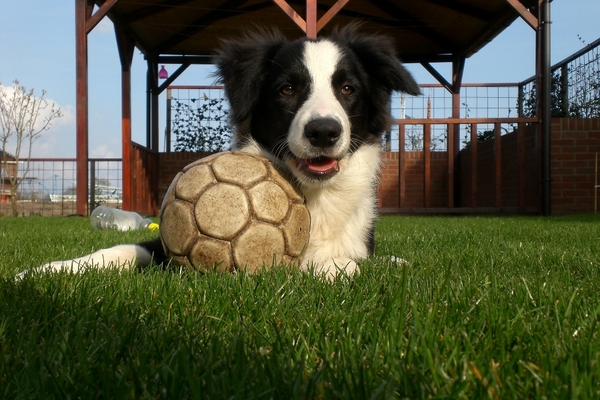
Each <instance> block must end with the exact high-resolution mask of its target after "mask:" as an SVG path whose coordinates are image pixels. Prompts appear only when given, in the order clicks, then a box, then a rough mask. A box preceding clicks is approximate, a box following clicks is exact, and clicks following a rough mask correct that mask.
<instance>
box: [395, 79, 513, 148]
mask: <svg viewBox="0 0 600 400" xmlns="http://www.w3.org/2000/svg"><path fill="white" fill-rule="evenodd" d="M421 91H422V95H420V96H409V95H404V94H396V95H394V96H392V116H393V117H394V118H395V119H402V120H407V121H406V123H407V124H408V127H407V129H406V134H405V143H404V148H405V150H406V151H422V150H423V125H422V124H418V125H411V124H410V120H411V119H443V118H451V117H452V94H451V93H450V92H449V91H448V90H446V89H445V88H444V87H443V86H442V85H440V84H427V85H421ZM460 98H461V104H460V118H511V117H517V116H518V109H517V105H518V104H519V84H518V83H490V84H464V85H463V86H462V89H461V97H460ZM513 128H514V127H512V126H511V125H510V124H503V132H504V133H507V132H512V130H513ZM446 129H447V128H446V126H444V125H433V126H432V127H431V147H430V150H431V151H446V150H447V148H448V143H447V138H448V132H447V131H446ZM470 129H471V127H470V126H469V125H464V126H461V127H460V132H459V135H460V138H461V143H462V145H463V146H464V145H466V143H467V142H468V141H469V140H470V136H471V133H470ZM493 129H494V126H493V124H480V125H478V134H479V135H480V136H481V137H482V138H484V137H487V136H490V133H489V132H491V131H493ZM399 146H400V144H399V129H398V125H395V126H393V127H392V130H391V131H390V132H388V133H387V134H386V136H385V143H384V147H385V149H386V150H388V151H398V149H399Z"/></svg>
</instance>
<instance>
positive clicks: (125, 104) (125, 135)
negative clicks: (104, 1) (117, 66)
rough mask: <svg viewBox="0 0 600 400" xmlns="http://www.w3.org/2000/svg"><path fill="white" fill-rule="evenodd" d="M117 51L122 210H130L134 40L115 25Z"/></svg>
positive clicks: (131, 194)
mask: <svg viewBox="0 0 600 400" xmlns="http://www.w3.org/2000/svg"><path fill="white" fill-rule="evenodd" d="M115 35H116V38H117V49H118V51H119V58H120V60H121V154H122V165H123V167H122V174H123V176H122V178H123V179H122V182H123V191H122V193H123V204H122V207H123V210H132V196H133V195H135V194H134V193H132V188H133V185H132V175H131V167H132V164H131V64H132V62H133V52H134V49H135V42H134V40H133V39H132V38H131V37H130V36H129V35H128V34H127V33H126V32H125V31H124V30H123V29H121V28H120V27H117V26H116V25H115Z"/></svg>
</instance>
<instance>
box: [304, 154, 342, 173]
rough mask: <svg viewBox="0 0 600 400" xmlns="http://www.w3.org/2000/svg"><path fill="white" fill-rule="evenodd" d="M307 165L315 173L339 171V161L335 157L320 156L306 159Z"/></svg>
mask: <svg viewBox="0 0 600 400" xmlns="http://www.w3.org/2000/svg"><path fill="white" fill-rule="evenodd" d="M304 162H305V164H306V167H307V169H308V170H310V171H311V172H313V173H316V174H326V173H329V172H337V171H339V166H338V161H337V160H336V159H335V158H328V157H319V158H313V159H310V160H304Z"/></svg>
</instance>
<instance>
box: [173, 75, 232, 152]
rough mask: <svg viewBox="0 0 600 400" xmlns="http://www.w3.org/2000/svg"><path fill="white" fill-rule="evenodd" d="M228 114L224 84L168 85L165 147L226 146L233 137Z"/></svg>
mask: <svg viewBox="0 0 600 400" xmlns="http://www.w3.org/2000/svg"><path fill="white" fill-rule="evenodd" d="M228 115H229V104H228V102H227V100H226V99H225V92H224V90H223V86H170V87H168V88H167V118H166V119H167V121H166V126H167V128H166V132H165V149H166V151H168V152H169V151H171V149H172V148H173V149H174V150H175V151H223V150H228V149H229V148H231V137H232V132H231V129H230V128H229V124H228V121H227V117H228Z"/></svg>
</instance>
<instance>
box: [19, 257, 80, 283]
mask: <svg viewBox="0 0 600 400" xmlns="http://www.w3.org/2000/svg"><path fill="white" fill-rule="evenodd" d="M86 265H87V264H86V263H84V262H81V261H77V260H65V261H54V262H50V263H48V264H44V265H41V266H39V267H36V268H32V269H26V270H25V271H22V272H20V273H18V274H17V275H16V276H15V279H16V280H21V279H23V278H24V277H25V275H28V274H37V273H41V272H61V271H66V272H71V273H78V272H81V270H82V269H83V268H84V267H85V266H86Z"/></svg>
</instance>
